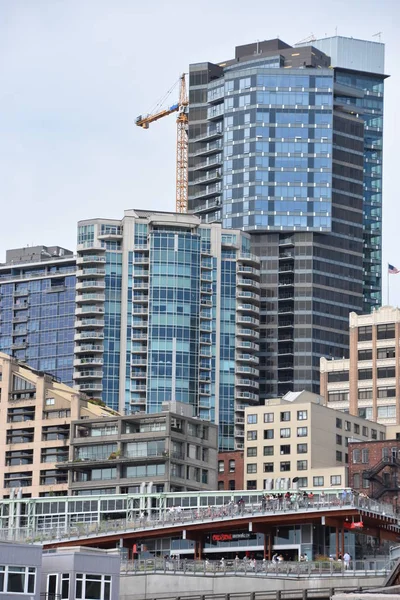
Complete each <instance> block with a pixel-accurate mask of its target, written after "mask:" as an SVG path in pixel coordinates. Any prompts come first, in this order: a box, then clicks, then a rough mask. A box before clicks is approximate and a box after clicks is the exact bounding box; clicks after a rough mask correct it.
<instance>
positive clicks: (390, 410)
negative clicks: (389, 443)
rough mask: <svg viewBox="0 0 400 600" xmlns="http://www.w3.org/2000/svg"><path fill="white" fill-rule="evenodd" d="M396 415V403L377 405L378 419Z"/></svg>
mask: <svg viewBox="0 0 400 600" xmlns="http://www.w3.org/2000/svg"><path fill="white" fill-rule="evenodd" d="M395 417H396V405H395V404H390V405H389V406H378V419H391V418H395Z"/></svg>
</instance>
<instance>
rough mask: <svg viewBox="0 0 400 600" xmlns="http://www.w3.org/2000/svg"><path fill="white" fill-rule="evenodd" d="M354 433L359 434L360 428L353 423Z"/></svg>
mask: <svg viewBox="0 0 400 600" xmlns="http://www.w3.org/2000/svg"><path fill="white" fill-rule="evenodd" d="M354 433H360V426H359V425H358V423H354Z"/></svg>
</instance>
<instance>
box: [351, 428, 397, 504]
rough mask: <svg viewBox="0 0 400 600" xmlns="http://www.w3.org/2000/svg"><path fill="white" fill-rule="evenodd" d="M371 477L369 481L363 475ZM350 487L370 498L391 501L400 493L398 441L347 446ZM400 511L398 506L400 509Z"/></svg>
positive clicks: (353, 443) (394, 501) (395, 499)
mask: <svg viewBox="0 0 400 600" xmlns="http://www.w3.org/2000/svg"><path fill="white" fill-rule="evenodd" d="M368 471H369V475H371V474H372V475H373V479H372V480H368V479H367V478H366V477H365V474H366V473H367V472H368ZM349 487H351V488H353V489H354V490H356V491H358V492H362V493H364V494H366V495H367V496H369V497H370V498H376V499H380V500H381V501H383V502H392V503H393V504H394V505H395V506H396V508H397V502H398V499H399V492H400V439H399V440H385V441H376V442H352V443H349ZM398 508H399V509H400V503H399V507H398Z"/></svg>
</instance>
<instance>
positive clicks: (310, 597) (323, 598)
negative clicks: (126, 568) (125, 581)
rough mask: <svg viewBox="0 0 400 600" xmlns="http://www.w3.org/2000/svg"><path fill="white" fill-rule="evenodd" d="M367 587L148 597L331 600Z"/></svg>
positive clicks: (162, 599) (124, 598)
mask: <svg viewBox="0 0 400 600" xmlns="http://www.w3.org/2000/svg"><path fill="white" fill-rule="evenodd" d="M367 589H368V588H367V587H365V586H364V587H355V586H346V587H342V586H339V587H338V586H335V587H319V588H318V589H314V590H313V589H310V590H296V589H293V590H273V591H264V590H263V591H258V592H232V593H229V592H228V593H224V594H190V595H185V594H182V595H179V596H177V595H170V596H156V597H154V598H152V597H148V600H329V599H330V598H332V596H333V595H334V594H338V593H355V592H362V591H363V590H367ZM130 598H131V596H121V595H120V600H128V599H130Z"/></svg>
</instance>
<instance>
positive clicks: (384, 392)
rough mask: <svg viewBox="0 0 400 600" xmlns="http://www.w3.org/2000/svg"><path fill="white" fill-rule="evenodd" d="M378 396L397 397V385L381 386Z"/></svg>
mask: <svg viewBox="0 0 400 600" xmlns="http://www.w3.org/2000/svg"><path fill="white" fill-rule="evenodd" d="M378 398H396V388H395V387H379V388H378Z"/></svg>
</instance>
